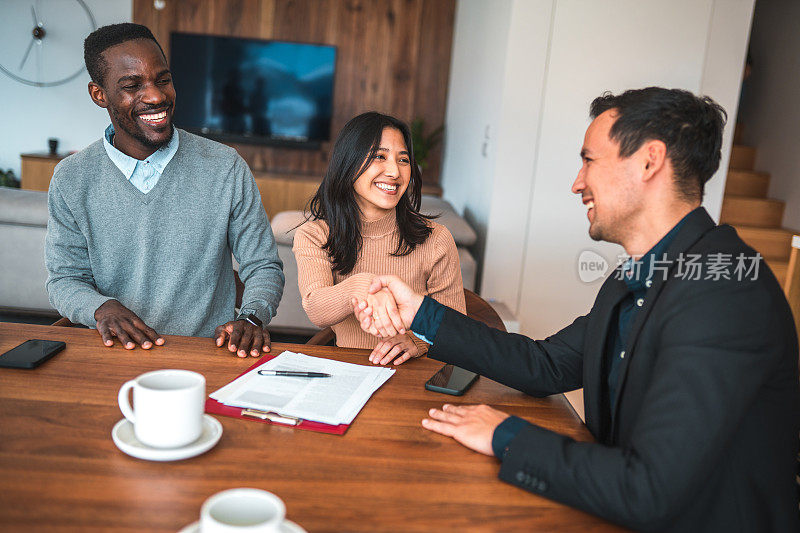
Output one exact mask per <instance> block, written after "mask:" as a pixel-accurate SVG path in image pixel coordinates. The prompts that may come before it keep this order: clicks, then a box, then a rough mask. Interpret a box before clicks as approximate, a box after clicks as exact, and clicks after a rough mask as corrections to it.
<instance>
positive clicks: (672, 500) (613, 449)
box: [354, 87, 800, 533]
mask: <svg viewBox="0 0 800 533" xmlns="http://www.w3.org/2000/svg"><path fill="white" fill-rule="evenodd" d="M591 116H592V118H593V119H594V120H593V121H592V123H591V125H590V126H589V128H588V129H587V131H586V136H585V140H584V144H583V148H582V150H581V158H582V160H583V166H582V167H581V169H580V171H579V173H578V177H577V179H576V180H575V182H574V184H573V185H572V191H573V192H574V193H576V194H580V195H581V199H582V201H583V203H584V204H585V205H586V207H587V211H588V213H587V216H588V218H589V234H590V235H591V237H592V238H593V239H596V240H601V239H602V240H605V241H609V242H614V243H618V244H620V245H622V246H623V247H624V248H625V250H626V252H627V253H628V254H629V255H630V256H631V259H630V260H629V261H627V262H626V263H625V264H623V265H621V267H620V268H618V269H617V270H616V271H615V272H614V273H613V274H612V275H611V276H610V277H609V278H608V279H607V280H606V282H605V283H604V284H603V286H602V287H601V289H600V292H599V294H598V295H597V299H596V300H595V303H594V305H593V307H592V309H591V310H590V311H589V313H588V314H587V315H585V316H582V317H579V318H577V319H576V320H575V321H574V322H573V323H572V324H571V325H569V326H567V327H566V328H564V329H563V330H561V331H560V332H558V333H556V334H555V335H553V336H551V337H548V338H547V339H544V340H540V341H534V340H532V339H529V338H527V337H524V336H522V335H514V334H507V333H503V332H500V331H498V330H495V329H491V328H489V327H487V326H485V325H483V324H481V323H479V322H476V321H474V320H471V319H469V318H467V317H465V316H463V315H461V314H459V313H456V312H454V311H452V310H450V309H448V308H445V307H443V306H441V305H440V304H438V303H436V302H435V301H433V300H431V299H430V298H423V297H422V296H421V295H418V294H415V293H413V292H412V291H411V290H410V289H409V288H408V286H406V285H405V284H404V283H403V282H402V281H400V280H399V279H397V278H392V277H384V278H383V279H377V280H376V282H374V283H373V286H372V287H371V289H370V290H371V291H373V292H377V291H379V290H388V291H390V292H391V293H392V295H393V296H394V300H395V301H396V303H397V309H394V308H385V309H379V310H375V312H377V313H378V317H375V314H374V313H373V310H372V309H370V308H369V307H367V306H366V303H364V302H355V303H354V305H355V307H354V310H355V312H356V315H357V316H358V318H359V320H361V321H362V327H363V328H365V329H366V330H369V331H372V332H373V334H375V333H379V332H380V333H382V334H386V333H388V334H392V333H393V332H394V330H395V329H396V328H400V329H404V328H405V327H409V328H410V329H411V330H412V331H414V332H415V333H417V334H419V335H422V336H424V337H426V338H427V339H430V341H432V343H433V346H431V348H430V350H429V352H428V355H429V356H430V357H433V358H435V359H439V360H442V361H445V362H448V363H453V364H456V365H458V366H461V367H464V368H467V369H469V370H473V371H475V372H478V373H480V374H482V375H485V376H487V377H489V378H491V379H494V380H497V381H500V382H502V383H505V384H507V385H509V386H511V387H514V388H516V389H519V390H521V391H524V392H526V393H529V394H532V395H534V396H545V395H549V394H555V393H559V392H565V391H569V390H573V389H576V388H579V387H583V389H584V402H585V409H586V424H587V426H588V428H589V430H590V431H591V432H592V434H593V435H594V437H595V438H596V439H597V443H585V442H576V441H574V440H572V439H570V438H568V437H564V436H562V435H559V434H557V433H554V432H552V431H549V430H546V429H543V428H541V427H538V426H536V425H534V424H531V423H528V422H526V421H524V420H522V419H520V418H517V417H513V416H508V415H507V414H505V413H502V412H500V411H497V410H495V409H492V408H491V407H488V406H486V405H481V406H453V405H445V406H444V407H443V408H442V409H441V410H440V409H432V410H431V411H430V413H429V417H428V418H426V419H425V420H423V422H422V425H423V426H424V427H425V428H427V429H429V430H432V431H435V432H438V433H442V434H444V435H448V436H451V437H453V438H455V439H456V440H458V441H459V442H461V443H462V444H464V445H466V446H468V447H470V448H472V449H473V450H476V451H479V452H482V453H485V454H487V455H495V456H497V457H498V458H499V459H500V460H501V461H502V466H501V467H500V478H501V479H503V480H504V481H507V482H509V483H513V484H515V485H518V486H520V487H522V488H524V489H526V490H529V491H532V492H534V493H536V494H540V495H542V496H545V497H548V498H552V499H554V500H557V501H560V502H563V503H566V504H568V505H572V506H575V507H578V508H580V509H583V510H586V511H588V512H591V513H594V514H597V515H599V516H602V517H605V518H607V519H609V520H611V521H614V522H617V523H619V524H623V525H625V526H628V527H632V528H634V529H637V530H646V531H675V532H681V533H683V532H687V531H725V532H730V531H748V532H751V531H787V532H788V531H798V530H800V523H798V506H797V493H796V491H795V489H794V487H793V482H794V458H795V455H796V453H797V446H798V440H797V434H798V420H799V417H798V413H799V411H798V405H799V403H798V402H799V400H800V395H799V394H798V347H797V334H796V332H795V328H794V322H793V320H792V316H791V312H790V310H789V307H788V305H787V303H786V300H785V298H784V297H783V293H782V291H781V289H780V287H779V286H778V283H777V281H776V279H775V277H774V276H773V275H772V273H771V272H770V271H769V269H768V268H766V266H764V265H760V268H759V260H760V256H758V255H757V254H756V253H755V252H754V251H753V250H752V249H751V248H750V247H748V246H747V245H745V244H744V243H743V242H742V240H741V239H740V238H739V237H738V236H737V234H736V232H735V231H734V229H733V228H731V227H730V226H717V225H715V224H714V222H713V221H712V219H711V218H710V217H709V215H708V213H706V211H705V210H704V209H703V208H702V207H700V202H701V199H702V193H703V185H704V183H705V182H706V181H707V180H708V179H709V178H711V176H712V175H713V174H714V172H715V171H716V170H717V168H718V166H719V160H720V146H721V143H722V130H723V125H724V120H725V119H724V111H723V110H722V108H720V107H719V106H718V105H716V104H715V103H714V102H713V101H711V100H710V99H708V98H698V97H695V96H694V95H692V94H691V93H688V92H686V91H681V90H667V89H661V88H655V87H651V88H647V89H641V90H633V91H628V92H625V93H623V94H621V95H618V96H614V95H610V94H606V95H603V96H601V97H599V98H597V99H596V100H595V101H594V102H593V103H592V108H591ZM725 267H727V268H725ZM370 315H372V316H370Z"/></svg>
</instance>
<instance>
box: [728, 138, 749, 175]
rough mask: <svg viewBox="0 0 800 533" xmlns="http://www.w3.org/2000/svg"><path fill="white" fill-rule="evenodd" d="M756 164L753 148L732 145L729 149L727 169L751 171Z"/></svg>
mask: <svg viewBox="0 0 800 533" xmlns="http://www.w3.org/2000/svg"><path fill="white" fill-rule="evenodd" d="M755 164H756V149H755V148H754V147H753V146H745V145H743V144H734V145H733V147H732V148H731V160H730V163H729V164H728V167H729V168H735V169H738V170H753V169H754V168H755Z"/></svg>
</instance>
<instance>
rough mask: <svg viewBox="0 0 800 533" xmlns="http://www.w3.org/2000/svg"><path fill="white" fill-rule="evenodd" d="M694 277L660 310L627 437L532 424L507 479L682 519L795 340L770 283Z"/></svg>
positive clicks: (608, 506)
mask: <svg viewBox="0 0 800 533" xmlns="http://www.w3.org/2000/svg"><path fill="white" fill-rule="evenodd" d="M690 283H691V285H690V286H689V285H687V287H686V288H682V289H680V290H678V291H675V292H674V293H673V294H672V295H671V297H670V299H669V300H668V301H664V302H660V303H661V304H663V305H664V306H665V307H664V309H669V310H670V311H667V312H665V313H664V314H663V315H662V317H660V319H659V326H658V327H659V328H660V329H661V336H662V337H661V338H662V340H661V344H660V345H659V347H658V354H657V361H656V363H655V368H654V369H653V372H652V376H653V378H652V382H651V384H650V385H649V387H648V391H647V393H646V395H645V399H644V401H643V403H642V407H641V410H640V412H639V416H638V418H637V421H636V423H635V425H634V427H633V429H632V434H631V437H630V438H629V439H626V440H627V441H628V442H627V444H626V446H625V447H610V446H604V445H601V444H596V443H584V442H575V441H574V440H572V439H570V438H568V437H564V436H562V435H559V434H557V433H554V432H552V431H549V430H546V429H543V428H540V427H537V426H535V425H528V426H526V427H525V428H523V429H522V431H520V432H519V433H518V434H517V436H516V437H515V438H514V439H513V440H512V441H511V443H510V444H509V447H508V452H507V453H506V456H505V457H504V460H503V464H502V466H501V469H500V478H501V479H503V480H504V481H507V482H509V483H513V484H515V485H518V486H521V487H523V488H525V489H527V490H530V491H533V492H536V493H538V494H541V495H543V496H546V497H548V498H551V499H554V500H556V501H560V502H562V503H565V504H567V505H570V506H573V507H577V508H579V509H583V510H585V511H588V512H591V513H593V514H596V515H599V516H601V517H604V518H607V519H609V520H611V521H613V522H616V523H619V524H623V525H625V526H628V527H631V528H634V529H637V530H639V529H643V530H659V529H663V528H664V527H666V526H667V525H668V524H669V523H670V522H671V521H672V520H674V518H675V516H676V515H677V513H679V512H680V509H682V508H684V507H685V506H686V504H687V503H688V500H689V499H690V498H692V497H693V495H694V494H695V493H696V492H697V490H698V489H699V487H700V486H702V484H703V483H704V480H705V479H706V478H707V477H708V476H709V475H710V473H711V471H712V469H713V468H715V467H716V465H717V462H718V461H720V460H723V458H724V457H725V455H724V453H722V451H723V450H724V449H725V448H726V443H727V442H728V441H729V440H730V439H731V437H732V435H733V433H734V431H735V430H736V428H737V425H738V424H739V421H740V420H741V419H742V418H743V417H744V415H745V413H746V411H747V410H748V409H749V406H750V405H751V403H752V402H753V401H754V398H755V396H756V394H757V392H758V390H759V388H760V387H762V386H764V384H765V382H766V381H767V379H768V377H769V375H770V374H771V373H773V372H774V371H775V369H776V366H777V363H778V361H779V359H780V357H781V356H782V355H783V354H786V353H787V350H788V349H789V348H788V346H787V340H786V339H787V337H786V333H785V332H786V331H787V328H790V324H788V323H787V319H786V317H785V313H782V312H781V310H782V307H781V306H780V305H779V303H778V302H776V301H775V297H774V295H773V296H771V293H770V292H769V291H766V290H763V289H761V290H752V289H753V287H752V284H748V283H743V282H739V283H725V282H720V281H717V282H690ZM771 299H772V300H771ZM698 323H702V327H698ZM635 356H636V355H635V353H634V354H633V356H632V357H634V358H635ZM795 357H796V355H795ZM506 381H507V380H506Z"/></svg>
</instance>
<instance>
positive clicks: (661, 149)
mask: <svg viewBox="0 0 800 533" xmlns="http://www.w3.org/2000/svg"><path fill="white" fill-rule="evenodd" d="M639 152H640V153H641V156H642V159H643V161H644V172H643V173H642V181H650V180H651V179H652V178H653V176H655V175H656V174H658V173H659V172H661V170H662V169H663V168H664V165H665V162H666V160H667V145H666V144H664V142H663V141H659V140H650V141H647V142H645V143H644V144H643V145H642V147H641V148H640V149H639Z"/></svg>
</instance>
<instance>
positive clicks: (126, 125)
mask: <svg viewBox="0 0 800 533" xmlns="http://www.w3.org/2000/svg"><path fill="white" fill-rule="evenodd" d="M108 110H109V113H110V115H111V118H112V119H113V120H112V122H114V123H115V124H116V126H117V127H119V129H121V130H122V131H124V132H125V133H126V134H127V135H128V136H130V137H132V138H134V139H136V140H137V141H138V142H140V143H141V144H142V145H143V146H146V147H147V148H152V149H154V150H158V149H159V148H161V147H162V146H166V145H167V144H168V143H169V142H170V141H171V140H172V136H173V135H174V134H175V131H174V129H173V127H172V120H170V121H169V123H167V125H166V127H168V128H169V135H167V137H166V138H165V139H151V138H149V137H148V136H147V134H146V133H145V131H144V130H143V129H142V127H141V125H140V124H139V123H138V122H137V121H136V119H134V118H131V117H130V116H129V115H124V114H122V113H120V112H119V111H117V109H116V108H114V107H111V106H109V108H108ZM115 129H116V127H115Z"/></svg>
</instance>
